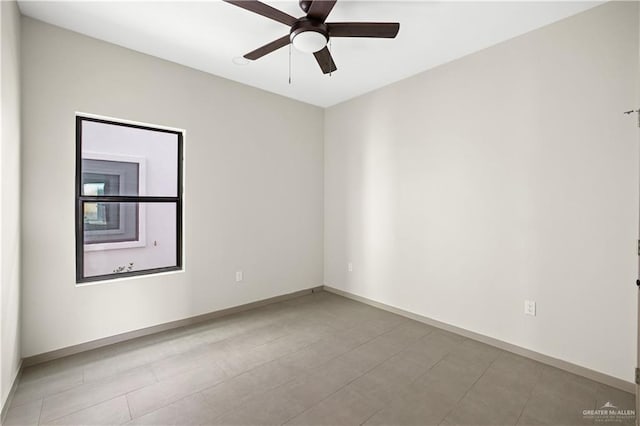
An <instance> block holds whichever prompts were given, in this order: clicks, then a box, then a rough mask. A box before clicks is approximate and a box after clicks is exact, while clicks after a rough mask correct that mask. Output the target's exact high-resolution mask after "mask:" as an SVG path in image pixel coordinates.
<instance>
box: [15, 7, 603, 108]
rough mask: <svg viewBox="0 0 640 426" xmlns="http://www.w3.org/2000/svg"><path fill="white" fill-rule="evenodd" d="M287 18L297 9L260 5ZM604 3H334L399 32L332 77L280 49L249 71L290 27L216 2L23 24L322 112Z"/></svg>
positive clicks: (361, 50)
mask: <svg viewBox="0 0 640 426" xmlns="http://www.w3.org/2000/svg"><path fill="white" fill-rule="evenodd" d="M266 3H268V4H270V5H272V6H274V7H276V8H279V9H281V10H283V11H285V12H287V13H289V14H291V15H293V16H296V17H299V16H302V15H303V12H302V11H301V10H300V8H299V6H298V3H297V1H266ZM600 3H601V2H577V1H544V2H510V1H502V2H458V1H443V2H431V1H429V2H427V1H355V0H338V3H337V4H336V6H335V8H334V9H333V11H332V12H331V15H329V19H328V20H327V22H339V21H389V22H400V32H399V34H398V36H397V38H395V39H378V40H376V39H357V38H334V39H332V46H331V49H332V52H333V57H334V60H335V62H336V65H337V67H338V71H336V72H335V73H333V75H331V76H329V75H323V74H322V72H321V71H320V69H319V68H318V65H317V63H316V62H315V59H314V57H313V55H312V54H304V53H301V52H298V51H296V50H295V49H292V65H291V67H292V82H291V84H289V83H288V73H289V71H288V70H289V49H288V48H287V47H285V48H282V49H280V50H278V51H276V52H274V53H271V54H269V55H267V56H265V57H263V58H261V59H259V60H257V61H254V62H250V63H249V64H247V65H236V64H235V63H234V62H233V59H234V58H239V57H241V56H242V55H243V54H245V53H247V52H249V51H251V50H253V49H255V48H257V47H259V46H262V45H263V44H266V43H267V42H270V41H272V40H274V39H276V38H279V37H281V36H283V35H285V34H287V33H288V27H286V26H285V25H283V24H280V23H278V22H275V21H272V20H270V19H267V18H264V17H261V16H259V15H256V14H253V13H251V12H249V11H246V10H244V9H241V8H238V7H235V6H233V5H230V4H227V3H223V2H222V1H160V2H158V1H137V2H130V1H118V2H113V1H62V2H60V1H29V0H22V1H19V5H20V9H21V11H22V13H23V14H25V15H27V16H30V17H33V18H36V19H39V20H42V21H45V22H48V23H51V24H54V25H58V26H60V27H63V28H68V29H70V30H73V31H77V32H79V33H82V34H86V35H89V36H91V37H95V38H98V39H102V40H106V41H108V42H111V43H115V44H118V45H120V46H124V47H128V48H130V49H133V50H137V51H139V52H143V53H147V54H149V55H153V56H157V57H160V58H163V59H167V60H170V61H173V62H177V63H179V64H183V65H186V66H189V67H192V68H196V69H199V70H202V71H205V72H208V73H211V74H215V75H218V76H222V77H225V78H228V79H231V80H234V81H237V82H240V83H244V84H247V85H250V86H254V87H258V88H261V89H264V90H267V91H270V92H273V93H278V94H280V95H283V96H287V97H290V98H293V99H297V100H300V101H303V102H307V103H310V104H314V105H318V106H322V107H327V106H331V105H334V104H336V103H339V102H342V101H345V100H347V99H350V98H353V97H355V96H358V95H361V94H363V93H366V92H369V91H371V90H374V89H377V88H379V87H382V86H385V85H387V84H390V83H393V82H395V81H398V80H401V79H403V78H406V77H409V76H411V75H414V74H417V73H419V72H421V71H424V70H427V69H429V68H433V67H435V66H438V65H440V64H443V63H446V62H449V61H451V60H453V59H456V58H460V57H462V56H464V55H467V54H469V53H472V52H475V51H478V50H480V49H483V48H486V47H489V46H491V45H494V44H496V43H499V42H501V41H504V40H507V39H510V38H513V37H515V36H518V35H520V34H523V33H526V32H528V31H531V30H533V29H536V28H539V27H542V26H544V25H547V24H550V23H552V22H555V21H558V20H560V19H563V18H565V17H568V16H571V15H574V14H576V13H579V12H582V11H584V10H586V9H589V8H591V7H594V6H596V5H598V4H600Z"/></svg>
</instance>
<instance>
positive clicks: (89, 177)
mask: <svg viewBox="0 0 640 426" xmlns="http://www.w3.org/2000/svg"><path fill="white" fill-rule="evenodd" d="M177 164H178V135H177V134H175V133H168V132H162V131H158V130H149V129H138V128H135V127H129V126H126V125H117V124H111V123H102V122H95V121H88V120H83V121H82V185H81V190H82V195H124V196H137V195H139V196H158V197H175V196H177V195H178V194H177V190H178V168H177ZM87 184H98V185H87ZM102 185H103V186H102ZM100 191H103V194H99V193H94V192H100Z"/></svg>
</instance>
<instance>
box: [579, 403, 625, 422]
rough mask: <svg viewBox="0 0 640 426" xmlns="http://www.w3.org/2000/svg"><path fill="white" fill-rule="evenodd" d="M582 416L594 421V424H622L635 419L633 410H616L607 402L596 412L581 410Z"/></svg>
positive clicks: (616, 408) (614, 406)
mask: <svg viewBox="0 0 640 426" xmlns="http://www.w3.org/2000/svg"><path fill="white" fill-rule="evenodd" d="M582 416H583V417H585V418H588V419H594V420H595V421H596V422H611V421H614V422H615V421H617V422H623V421H628V420H630V419H634V418H635V417H636V412H635V410H626V409H621V408H618V407H617V406H616V405H614V404H613V403H611V401H607V403H606V404H604V405H603V406H602V407H600V408H599V409H598V410H582Z"/></svg>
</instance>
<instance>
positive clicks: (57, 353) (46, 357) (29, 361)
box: [22, 286, 322, 367]
mask: <svg viewBox="0 0 640 426" xmlns="http://www.w3.org/2000/svg"><path fill="white" fill-rule="evenodd" d="M317 291H322V286H319V287H312V288H308V289H305V290H299V291H295V292H293V293H288V294H282V295H280V296H274V297H270V298H268V299H262V300H258V301H255V302H251V303H246V304H244V305H238V306H233V307H231V308H226V309H221V310H219V311H214V312H209V313H206V314H202V315H197V316H193V317H189V318H184V319H180V320H176V321H171V322H167V323H163V324H159V325H154V326H151V327H147V328H142V329H140V330H134V331H129V332H126V333H122V334H117V335H115V336H109V337H105V338H102V339H98V340H92V341H90V342H85V343H80V344H78V345H73V346H67V347H65V348H61V349H56V350H53V351H50V352H44V353H41V354H38V355H33V356H30V357H26V358H24V359H23V360H22V365H24V366H25V367H29V366H32V365H36V364H41V363H43V362H47V361H52V360H54V359H58V358H63V357H66V356H70V355H75V354H78V353H80V352H86V351H90V350H92V349H97V348H102V347H104V346H109V345H113V344H116V343H120V342H124V341H127V340H132V339H136V338H138V337H144V336H149V335H151V334H156V333H160V332H163V331H167V330H173V329H176V328H180V327H185V326H189V325H192V324H197V323H200V322H204V321H209V320H212V319H215V318H220V317H224V316H227V315H232V314H236V313H238V312H244V311H247V310H249V309H255V308H259V307H261V306H265V305H270V304H272V303H277V302H283V301H285V300H290V299H294V298H296V297H300V296H304V295H307V294H311V293H313V292H317Z"/></svg>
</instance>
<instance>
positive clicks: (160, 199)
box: [75, 114, 184, 284]
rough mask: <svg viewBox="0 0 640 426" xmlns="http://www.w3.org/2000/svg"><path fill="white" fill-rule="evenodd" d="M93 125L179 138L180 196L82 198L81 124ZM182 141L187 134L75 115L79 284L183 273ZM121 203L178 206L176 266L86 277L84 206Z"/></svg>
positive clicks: (77, 269)
mask: <svg viewBox="0 0 640 426" xmlns="http://www.w3.org/2000/svg"><path fill="white" fill-rule="evenodd" d="M83 121H92V122H96V123H103V124H111V125H116V126H124V127H132V128H134V129H142V130H150V131H154V132H164V133H171V134H175V135H176V136H177V137H178V147H177V148H178V153H177V154H178V155H177V159H178V164H177V173H178V186H177V189H176V190H177V194H176V196H173V197H168V196H139V195H138V196H129V195H117V196H116V195H107V196H105V195H82V123H83ZM183 139H184V133H183V132H182V131H179V130H169V129H165V128H158V127H152V126H145V125H140V124H131V123H127V122H122V121H115V120H113V119H102V118H96V117H91V116H86V115H80V114H78V115H76V182H75V184H76V185H75V192H76V197H75V201H76V203H75V204H76V206H75V211H76V214H75V220H76V226H75V228H76V284H83V283H89V282H96V281H107V280H112V279H115V278H124V277H133V276H141V275H152V274H158V273H162V272H170V271H181V270H182V227H183V223H182V206H183V176H182V173H183V168H182V167H183V160H184V159H183ZM99 202H119V203H174V204H175V205H176V265H175V266H167V267H161V268H152V269H145V270H141V271H128V272H127V271H124V272H117V273H110V274H104V275H96V276H91V277H85V276H84V215H83V211H84V203H99Z"/></svg>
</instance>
